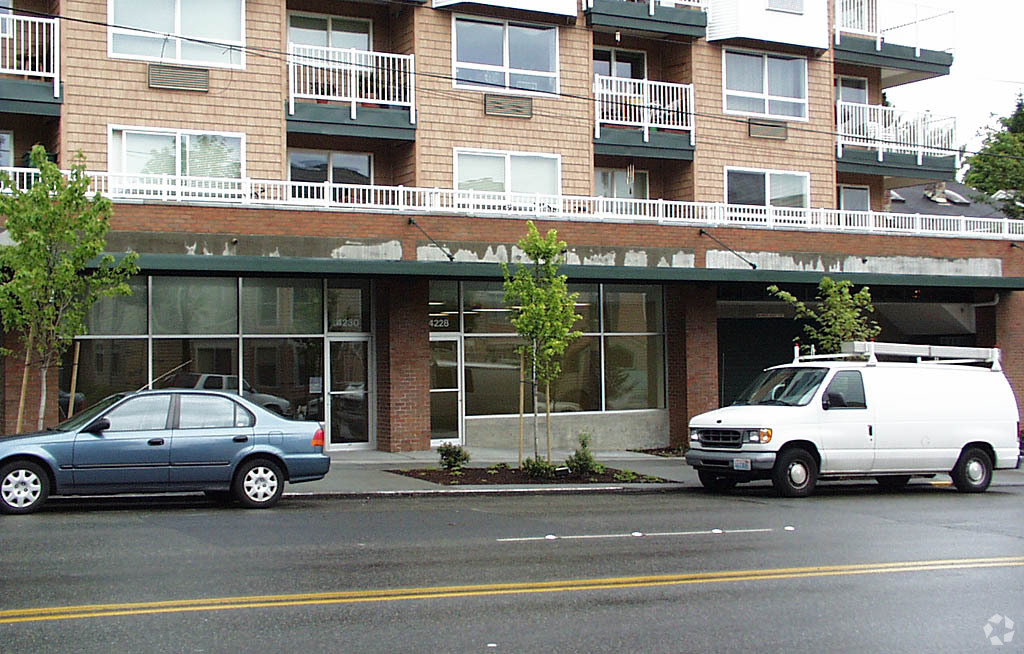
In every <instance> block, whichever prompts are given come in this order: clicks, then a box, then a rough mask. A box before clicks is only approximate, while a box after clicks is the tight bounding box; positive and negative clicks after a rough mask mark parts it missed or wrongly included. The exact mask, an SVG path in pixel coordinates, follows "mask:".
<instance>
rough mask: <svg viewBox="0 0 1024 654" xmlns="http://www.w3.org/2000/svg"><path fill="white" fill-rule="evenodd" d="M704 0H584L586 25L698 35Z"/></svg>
mask: <svg viewBox="0 0 1024 654" xmlns="http://www.w3.org/2000/svg"><path fill="white" fill-rule="evenodd" d="M707 6H708V0H586V1H585V3H584V6H583V15H584V16H585V18H586V20H587V25H589V26H590V27H592V28H594V29H595V30H597V31H602V32H624V33H626V34H632V35H635V36H641V37H645V38H665V37H669V38H683V39H685V38H694V39H697V38H702V37H704V35H705V33H706V31H707V24H708V17H707Z"/></svg>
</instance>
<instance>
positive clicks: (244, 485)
mask: <svg viewBox="0 0 1024 654" xmlns="http://www.w3.org/2000/svg"><path fill="white" fill-rule="evenodd" d="M231 490H232V492H233V493H234V495H235V499H237V500H238V501H239V502H240V503H241V504H242V506H244V507H246V508H249V509H267V508H270V507H272V506H274V505H275V504H277V501H278V500H279V499H281V494H282V493H283V492H284V475H283V474H282V473H281V468H280V467H279V466H278V465H277V464H276V463H274V462H273V461H270V460H269V459H251V460H249V461H246V462H245V463H243V464H242V465H241V466H240V467H239V468H238V472H236V473H235V481H234V482H233V483H232V485H231Z"/></svg>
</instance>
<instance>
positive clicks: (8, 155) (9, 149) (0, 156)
mask: <svg viewBox="0 0 1024 654" xmlns="http://www.w3.org/2000/svg"><path fill="white" fill-rule="evenodd" d="M13 165H14V132H0V166H13Z"/></svg>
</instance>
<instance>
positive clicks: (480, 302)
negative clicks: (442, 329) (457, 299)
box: [462, 282, 515, 334]
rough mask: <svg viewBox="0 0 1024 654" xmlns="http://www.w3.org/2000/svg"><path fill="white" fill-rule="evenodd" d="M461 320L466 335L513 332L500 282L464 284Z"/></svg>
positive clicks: (510, 313) (513, 328)
mask: <svg viewBox="0 0 1024 654" xmlns="http://www.w3.org/2000/svg"><path fill="white" fill-rule="evenodd" d="M462 296H463V305H464V309H463V320H464V321H465V329H466V333H467V334H509V333H514V332H515V327H513V326H512V322H511V321H510V318H511V316H512V312H511V311H510V310H509V308H508V306H506V304H505V288H504V286H503V284H502V283H501V282H464V283H463V285H462Z"/></svg>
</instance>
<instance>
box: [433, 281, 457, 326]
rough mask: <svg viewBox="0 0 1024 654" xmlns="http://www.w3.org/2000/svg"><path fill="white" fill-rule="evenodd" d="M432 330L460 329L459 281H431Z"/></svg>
mask: <svg viewBox="0 0 1024 654" xmlns="http://www.w3.org/2000/svg"><path fill="white" fill-rule="evenodd" d="M429 302H430V331H432V332H457V331H459V283H458V282H456V281H448V280H437V281H431V282H430V300H429Z"/></svg>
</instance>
